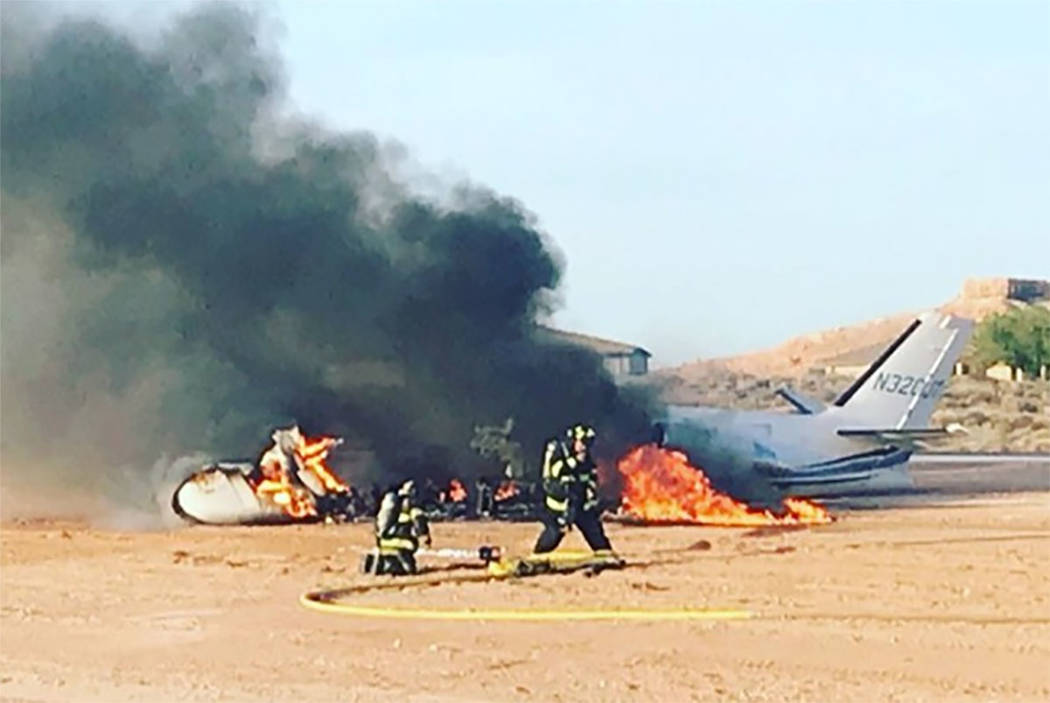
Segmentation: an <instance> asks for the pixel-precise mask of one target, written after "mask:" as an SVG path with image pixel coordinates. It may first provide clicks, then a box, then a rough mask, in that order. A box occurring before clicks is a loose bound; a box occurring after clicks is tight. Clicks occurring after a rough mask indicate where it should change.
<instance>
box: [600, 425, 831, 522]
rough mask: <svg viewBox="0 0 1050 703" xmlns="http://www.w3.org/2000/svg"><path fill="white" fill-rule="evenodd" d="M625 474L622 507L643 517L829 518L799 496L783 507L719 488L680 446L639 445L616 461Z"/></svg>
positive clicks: (647, 519) (684, 519) (728, 519)
mask: <svg viewBox="0 0 1050 703" xmlns="http://www.w3.org/2000/svg"><path fill="white" fill-rule="evenodd" d="M616 468H617V469H618V470H619V472H620V474H621V475H622V477H623V481H624V485H623V503H622V505H623V509H624V511H625V512H626V513H627V514H628V515H629V516H630V517H632V518H635V519H638V520H644V521H645V522H690V523H698V524H705V525H723V526H756V525H801V524H822V523H827V522H831V516H830V515H829V514H828V511H827V510H826V509H825V508H824V507H823V506H820V505H818V504H816V503H813V502H810V501H808V500H803V499H801V498H788V499H786V500H785V501H784V513H783V514H782V515H777V514H775V513H773V512H772V511H769V510H762V509H759V508H753V507H751V506H749V505H747V504H745V503H741V502H740V501H738V500H735V499H734V498H732V497H731V496H728V495H726V494H725V493H720V492H718V491H717V490H715V489H714V488H713V487H712V486H711V482H710V480H708V478H707V476H705V475H704V472H703V471H701V470H700V469H698V468H696V467H695V466H693V465H692V464H690V463H689V457H687V456H686V455H685V454H683V453H682V452H678V451H673V450H670V449H661V448H659V447H657V446H655V445H652V444H646V445H643V446H640V447H635V448H634V449H632V450H631V451H630V452H628V454H627V455H626V456H624V457H623V458H622V459H620V461H619V463H618V464H617V467H616Z"/></svg>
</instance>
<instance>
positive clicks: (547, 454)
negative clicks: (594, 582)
mask: <svg viewBox="0 0 1050 703" xmlns="http://www.w3.org/2000/svg"><path fill="white" fill-rule="evenodd" d="M595 437H596V434H595V431H594V429H593V428H591V427H588V426H587V425H573V426H572V427H570V428H569V429H567V430H566V431H565V435H564V436H563V437H562V438H561V439H552V440H550V441H549V442H547V444H546V446H545V447H544V451H543V501H544V505H543V510H542V511H541V515H542V516H543V517H542V520H543V525H544V527H543V532H542V533H541V534H540V536H539V539H537V540H536V546H535V548H534V549H533V553H535V554H546V553H547V552H551V551H553V550H554V549H555V548H557V546H558V545H559V544H560V543H561V541H562V538H564V537H565V534H566V533H567V532H568V531H569V530H570V529H571V528H572V527H573V526H574V525H575V526H576V527H578V528H579V530H580V534H582V535H583V538H584V539H585V540H587V545H588V546H589V547H590V548H591V550H592V551H594V555H595V557H598V558H599V559H602V560H608V561H609V562H610V565H616V566H622V565H623V562H622V561H621V560H620V559H619V557H617V556H616V554H615V553H614V552H613V550H612V545H611V544H609V538H608V537H606V536H605V528H604V527H602V521H601V513H600V511H599V508H598V465H597V464H596V463H595V462H594V458H593V457H592V456H591V447H592V445H593V444H594V440H595Z"/></svg>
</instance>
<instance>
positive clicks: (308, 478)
mask: <svg viewBox="0 0 1050 703" xmlns="http://www.w3.org/2000/svg"><path fill="white" fill-rule="evenodd" d="M272 439H273V444H272V445H271V446H270V448H269V449H267V451H266V452H265V453H264V454H263V455H262V458H261V459H260V460H259V462H258V464H253V463H251V462H246V461H236V462H218V463H215V464H211V465H209V466H206V467H204V468H203V469H201V470H200V471H198V472H196V473H194V474H193V475H192V476H190V477H189V478H187V479H186V480H185V481H183V482H182V483H181V484H180V485H179V487H178V488H177V489H176V490H175V493H174V494H173V496H172V502H171V505H172V508H173V509H174V510H175V512H176V513H177V514H178V515H180V516H181V517H183V518H185V519H187V520H190V521H192V522H199V523H206V524H213V525H215V524H219V525H223V524H254V523H281V522H298V521H314V520H325V519H329V520H345V519H348V518H350V517H353V516H354V514H355V513H356V512H357V508H358V505H357V500H356V499H357V494H356V492H355V491H354V490H353V489H352V488H351V487H350V486H349V485H347V484H346V483H344V482H343V481H342V479H340V478H339V477H338V476H337V475H336V474H335V473H334V472H333V471H332V470H331V469H330V468H328V466H327V465H326V463H325V460H326V459H327V458H328V454H329V452H331V451H332V449H334V448H335V447H338V446H339V445H340V444H342V442H343V440H342V439H339V438H336V437H318V438H315V439H309V438H307V437H305V436H304V435H303V434H302V431H301V430H300V429H299V427H297V426H296V427H290V428H288V429H279V430H275V431H274V433H273V435H272Z"/></svg>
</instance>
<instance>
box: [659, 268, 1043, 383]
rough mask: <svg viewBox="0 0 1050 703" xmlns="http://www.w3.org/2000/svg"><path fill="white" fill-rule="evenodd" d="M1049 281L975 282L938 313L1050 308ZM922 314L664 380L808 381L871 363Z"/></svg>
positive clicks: (685, 369) (807, 339) (712, 363)
mask: <svg viewBox="0 0 1050 703" xmlns="http://www.w3.org/2000/svg"><path fill="white" fill-rule="evenodd" d="M1048 298H1050V281H1042V280H1020V279H1010V278H972V279H968V280H966V282H965V283H964V284H963V287H962V290H961V291H960V293H959V295H957V296H956V297H955V298H953V299H952V300H950V301H948V302H947V303H945V304H943V305H941V306H940V307H938V310H941V311H942V312H950V313H952V314H955V315H960V316H962V317H968V318H970V319H973V320H977V321H978V322H979V321H981V320H983V319H984V318H986V317H988V316H989V315H993V314H995V313H1000V312H1005V311H1006V310H1008V309H1010V308H1011V307H1017V306H1024V305H1033V304H1034V305H1044V306H1050V301H1048V300H1047V299H1048ZM918 312H919V311H911V312H904V313H900V314H898V315H892V316H890V317H882V318H878V319H875V320H869V321H867V322H861V323H858V324H855V325H848V326H844V327H836V328H834V329H830V330H823V331H821V332H814V333H811V334H805V335H802V336H799V337H795V338H793V339H790V340H788V341H787V342H784V343H783V344H781V345H780V346H778V347H774V348H773V349H765V350H762V351H757V352H752V353H749V354H741V355H739V356H733V357H723V358H717V359H702V360H697V361H693V362H689V363H687V364H683V365H682V366H679V367H677V368H674V369H670V370H665V371H662V372H661V373H662V374H663V375H670V376H678V377H680V378H683V379H685V380H686V381H693V380H696V379H700V378H703V377H704V376H707V375H710V374H711V373H716V374H717V373H724V372H732V373H743V374H751V375H754V376H796V377H797V376H803V375H805V374H806V373H807V372H809V371H810V369H812V368H814V367H820V366H823V365H824V364H825V362H827V361H829V360H831V359H835V358H840V357H844V356H847V355H852V354H856V353H858V352H859V353H864V352H870V356H871V358H874V357H875V356H877V355H878V351H879V350H880V349H881V348H883V347H885V346H886V345H888V344H889V343H890V342H891V341H892V340H893V339H894V338H895V337H897V335H899V334H900V333H901V331H902V330H904V328H905V327H907V326H908V323H909V322H911V320H913V319H914V318H915V315H916V314H917V313H918Z"/></svg>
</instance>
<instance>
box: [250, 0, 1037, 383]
mask: <svg viewBox="0 0 1050 703" xmlns="http://www.w3.org/2000/svg"><path fill="white" fill-rule="evenodd" d="M267 7H269V8H271V10H272V14H273V15H274V16H275V17H276V18H278V19H279V20H280V22H281V23H282V24H283V25H284V29H283V32H282V34H281V36H282V39H281V43H280V46H281V49H282V52H283V54H284V58H285V60H286V62H287V69H288V72H289V75H288V78H289V84H290V91H291V95H292V98H293V100H294V102H295V103H296V104H297V108H298V109H299V110H300V111H301V112H303V113H306V114H310V115H313V116H316V117H318V118H319V119H320V120H321V121H322V122H323V123H324V124H326V125H327V126H329V127H332V128H339V129H368V130H371V131H374V132H376V133H377V134H379V135H380V136H382V137H385V138H391V139H396V140H398V141H400V142H402V143H404V144H405V145H406V146H407V147H408V149H409V150H410V151H411V152H412V154H413V156H414V158H415V159H416V160H417V161H418V162H419V163H420V164H422V165H423V166H425V167H427V168H430V169H432V170H435V171H437V172H438V173H441V174H445V175H448V176H450V177H466V178H469V179H471V180H472V181H475V182H478V183H482V184H486V185H488V186H491V187H492V188H494V189H496V190H497V191H499V192H501V193H503V194H506V195H510V196H513V197H515V198H517V199H519V200H520V201H521V202H522V203H523V204H524V205H525V206H526V207H527V208H528V209H529V210H531V211H532V212H534V213H535V214H536V216H537V218H538V220H539V223H540V225H541V227H542V229H544V230H545V231H546V232H547V233H548V234H549V235H550V237H551V238H552V239H553V240H554V241H555V242H556V243H557V245H558V246H559V248H560V249H561V250H562V251H563V252H564V254H565V258H566V260H567V271H566V276H565V285H564V303H565V304H564V309H563V310H562V311H561V312H559V313H558V315H557V317H556V322H557V323H558V324H560V325H562V326H564V327H568V328H572V329H576V330H579V331H584V332H589V333H593V334H598V335H601V336H607V337H612V338H617V339H622V340H624V341H630V342H633V343H637V344H641V345H643V346H646V347H648V348H649V349H650V350H651V351H653V352H654V354H655V355H656V359H655V361H656V363H658V364H661V365H662V364H668V363H675V362H679V361H683V360H687V359H691V358H695V357H698V356H712V355H721V354H728V353H734V352H739V351H744V350H748V349H753V348H760V347H764V346H769V345H772V344H776V343H778V342H780V341H782V340H783V339H784V338H786V337H789V336H792V335H794V334H797V333H800V332H805V331H812V330H817V329H821V328H824V327H829V326H834V325H838V324H846V323H850V322H854V321H859V320H863V319H867V318H870V317H876V316H880V315H884V314H891V313H895V312H899V311H902V310H908V309H916V308H921V307H923V306H928V305H934V304H937V303H940V302H943V301H945V300H946V299H948V298H950V297H951V296H953V295H954V294H955V292H956V291H957V289H958V288H959V287H960V286H961V283H962V279H963V278H965V277H967V276H993V275H1028V276H1041V277H1050V128H1048V126H1050V3H1048V2H1046V0H1040V1H1036V2H1005V1H1003V0H990V1H988V2H900V3H894V2H887V1H885V0H880V1H879V2H866V3H859V2H858V3H847V2H838V3H832V2H680V3H669V2H664V3H660V2H641V1H638V2H621V3H607V2H601V3H600V2H596V1H593V2H569V1H567V0H562V1H559V2H554V1H546V2H542V1H539V0H528V1H525V2H505V1H504V2H488V1H482V0H478V1H476V2H462V1H459V2H455V1H445V2H441V3H434V2H422V1H421V2H397V1H392V0H382V1H381V2H380V1H377V2H329V3H312V2H292V1H288V2H280V1H278V2H276V3H275V4H274V3H271V4H269V5H267Z"/></svg>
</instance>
